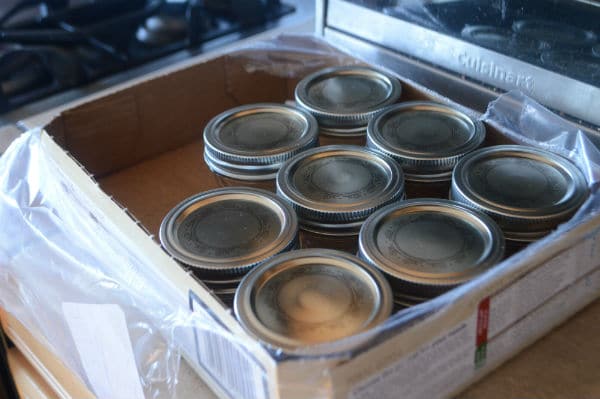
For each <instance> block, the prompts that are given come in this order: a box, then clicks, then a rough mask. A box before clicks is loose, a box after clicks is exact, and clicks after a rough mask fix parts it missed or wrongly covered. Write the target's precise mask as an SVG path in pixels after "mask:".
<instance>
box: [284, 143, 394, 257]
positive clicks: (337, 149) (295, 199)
mask: <svg viewBox="0 0 600 399" xmlns="http://www.w3.org/2000/svg"><path fill="white" fill-rule="evenodd" d="M277 194H278V195H279V196H281V197H282V198H283V199H284V200H285V201H287V202H288V203H290V204H291V205H292V206H293V207H294V209H296V212H297V214H298V217H299V223H300V229H301V231H300V247H301V248H333V249H341V250H345V251H348V252H350V253H353V254H355V253H356V250H357V246H356V245H357V242H358V232H359V230H360V226H361V225H362V223H363V222H364V220H365V219H366V218H367V217H368V216H369V215H370V214H371V213H373V212H374V211H375V210H377V209H379V208H381V207H382V206H385V205H387V204H389V203H391V202H394V201H398V200H401V199H403V198H404V178H403V176H402V170H401V169H400V167H399V166H398V164H397V163H396V162H395V161H394V160H393V159H391V158H389V157H387V156H385V155H384V154H381V153H379V152H377V151H374V150H371V149H368V148H366V147H357V146H348V145H332V146H325V147H319V148H314V149H312V150H308V151H305V152H303V153H301V154H298V155H296V156H295V157H294V158H292V159H290V160H289V161H287V162H286V163H285V164H284V165H283V166H282V167H281V170H280V171H279V174H278V175H277Z"/></svg>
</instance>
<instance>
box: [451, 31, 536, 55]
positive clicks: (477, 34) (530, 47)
mask: <svg viewBox="0 0 600 399" xmlns="http://www.w3.org/2000/svg"><path fill="white" fill-rule="evenodd" d="M461 36H462V37H463V38H464V39H466V40H467V41H469V42H472V43H477V44H479V45H481V46H484V47H487V48H489V49H492V50H498V51H501V52H509V51H512V52H514V53H515V54H516V55H517V56H530V55H531V54H539V51H540V50H542V49H543V43H541V42H540V41H538V40H537V39H533V38H529V37H524V36H521V35H517V34H516V33H515V32H513V31H512V30H509V29H505V28H500V27H497V26H490V25H467V26H465V27H464V28H463V30H462V32H461Z"/></svg>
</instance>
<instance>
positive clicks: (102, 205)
mask: <svg viewBox="0 0 600 399" xmlns="http://www.w3.org/2000/svg"><path fill="white" fill-rule="evenodd" d="M42 143H43V146H44V148H45V149H46V150H47V151H48V154H49V155H50V156H51V157H52V159H53V160H54V161H55V162H56V163H57V166H58V167H59V168H60V170H61V171H62V172H63V173H64V174H65V175H66V177H67V178H68V179H69V180H70V181H71V182H73V184H75V185H76V186H77V187H78V188H79V189H80V190H81V191H82V192H83V194H84V195H85V196H86V197H87V198H88V199H89V200H90V201H91V203H92V205H91V206H93V207H94V209H98V210H99V211H100V212H101V213H102V214H104V215H105V216H106V219H105V221H106V222H110V223H112V224H113V225H114V226H115V227H116V231H119V232H120V233H121V237H120V238H121V239H122V241H123V242H127V243H129V245H130V246H132V247H135V248H137V249H138V250H139V252H138V253H141V254H144V255H145V256H146V258H147V262H146V264H148V265H152V266H154V267H156V269H157V270H156V271H157V272H158V273H160V274H162V275H164V276H168V279H165V284H167V285H169V286H170V288H171V289H173V290H174V291H175V292H178V293H179V294H181V306H184V307H187V305H188V301H189V297H188V295H189V293H190V292H193V293H194V294H195V295H197V296H198V297H199V298H200V299H201V300H202V301H203V302H204V303H205V304H206V305H207V306H208V307H210V309H211V311H212V312H213V313H214V316H215V317H217V318H218V321H219V322H220V323H222V324H223V325H224V326H225V327H226V328H227V329H228V330H229V331H231V332H232V334H234V335H235V336H236V338H237V339H238V341H239V342H240V343H243V344H244V345H245V347H247V348H252V353H253V355H254V356H255V357H256V358H257V359H258V360H259V361H260V362H261V364H262V365H263V366H264V368H265V370H266V374H267V378H269V379H272V380H275V379H276V370H275V367H276V366H275V362H274V360H273V359H272V358H271V356H270V355H269V354H268V352H267V351H266V350H265V349H263V348H262V347H261V346H259V345H258V344H257V342H256V341H254V340H253V339H252V338H251V337H249V336H248V335H247V334H246V333H245V331H244V330H243V329H242V327H241V326H240V325H239V323H238V322H237V320H236V319H235V318H234V317H233V315H232V314H231V310H229V309H226V308H225V307H224V306H223V305H222V304H221V303H220V302H219V301H218V300H217V299H216V298H215V297H214V296H213V295H212V294H211V293H210V292H209V291H208V290H206V289H205V288H203V286H201V285H200V284H198V283H197V281H196V280H195V279H194V278H193V277H192V276H190V275H189V274H188V273H187V272H185V271H184V270H183V269H182V268H181V267H180V266H179V265H178V264H177V263H176V262H175V261H174V260H173V259H172V258H170V257H169V256H168V255H167V254H166V253H165V252H164V251H163V250H162V249H161V247H160V246H159V245H157V244H156V242H154V241H153V240H152V237H151V236H150V235H149V234H148V232H147V231H146V230H144V229H143V227H142V226H141V224H140V223H139V221H137V220H136V219H135V218H133V217H132V216H131V215H130V214H129V213H128V212H127V210H126V209H124V208H121V207H120V206H119V205H117V203H116V202H115V201H114V200H113V199H112V198H110V197H109V196H107V195H106V194H105V193H104V192H103V191H102V190H101V189H100V187H99V186H98V184H97V183H96V182H95V181H94V179H93V178H92V177H91V176H90V175H89V174H88V173H87V172H86V170H85V168H84V167H83V166H82V165H81V164H79V163H78V162H77V161H76V160H75V159H74V158H72V157H71V156H70V155H69V154H68V153H66V152H64V150H63V149H62V148H61V147H60V146H59V145H58V144H56V143H55V142H54V140H53V139H52V138H51V137H50V136H49V135H48V134H47V133H45V132H42ZM132 221H133V223H132ZM34 353H35V352H34ZM185 357H186V358H187V359H188V360H189V363H190V365H192V367H193V368H194V369H195V371H196V372H198V373H199V374H200V375H201V376H202V377H203V378H204V380H205V381H206V383H207V384H208V385H209V386H210V387H211V389H213V391H214V392H215V393H217V394H219V396H220V397H222V398H225V399H228V398H229V396H227V395H225V394H224V393H223V390H222V389H221V388H220V387H219V385H218V384H215V382H214V381H213V380H212V379H211V378H208V375H207V374H206V373H205V372H204V371H202V370H200V369H198V368H197V367H194V364H195V362H194V361H193V359H191V354H186V355H185Z"/></svg>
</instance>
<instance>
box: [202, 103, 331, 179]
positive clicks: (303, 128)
mask: <svg viewBox="0 0 600 399" xmlns="http://www.w3.org/2000/svg"><path fill="white" fill-rule="evenodd" d="M318 138H319V130H318V126H317V121H316V120H315V118H314V117H313V116H312V115H311V114H309V113H308V112H306V111H303V110H301V109H298V108H294V107H290V106H288V105H284V104H272V103H260V104H250V105H243V106H240V107H236V108H232V109H230V110H227V111H225V112H223V113H221V114H219V115H217V116H215V117H214V118H213V119H212V120H211V121H210V122H209V123H208V124H207V125H206V128H205V129H204V160H205V162H206V164H207V165H208V167H209V168H210V169H211V170H213V171H214V172H216V173H219V174H221V175H224V176H228V177H231V178H234V179H239V180H268V179H274V178H275V176H276V174H277V171H278V170H279V168H280V167H281V164H282V163H283V162H284V161H286V160H288V159H290V158H291V157H293V156H294V155H296V154H298V153H299V152H302V151H304V150H306V149H308V148H312V147H315V146H316V145H317V143H318Z"/></svg>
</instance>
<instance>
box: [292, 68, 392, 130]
mask: <svg viewBox="0 0 600 399" xmlns="http://www.w3.org/2000/svg"><path fill="white" fill-rule="evenodd" d="M401 92H402V88H401V85H400V82H399V81H398V79H396V78H395V77H393V76H390V75H388V74H386V73H383V72H381V71H378V70H375V69H373V68H367V67H359V66H347V67H332V68H326V69H322V70H320V71H317V72H315V73H313V74H311V75H308V76H306V77H305V78H304V79H302V80H301V81H300V82H299V83H298V85H297V86H296V90H295V97H296V103H297V104H298V105H299V106H301V107H302V108H304V109H306V110H307V111H309V112H310V113H312V114H313V115H314V116H315V117H316V118H317V120H318V121H319V125H320V126H321V128H322V130H323V131H324V132H325V133H327V134H332V135H356V134H362V135H364V134H365V131H364V127H366V126H367V123H368V122H369V119H371V118H372V117H373V115H375V114H376V113H377V112H379V111H380V110H381V109H382V108H383V107H385V106H387V105H390V104H393V103H395V102H396V101H397V100H398V99H399V98H400V94H401Z"/></svg>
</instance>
